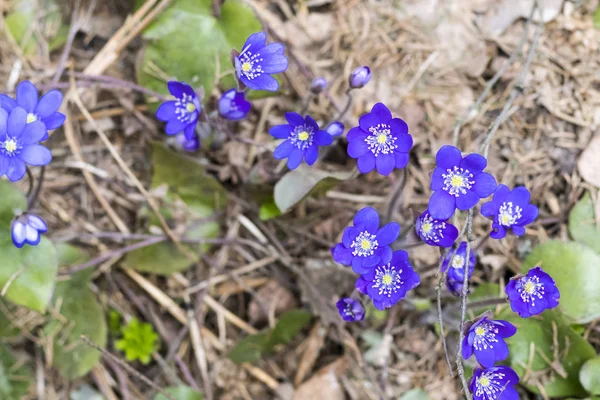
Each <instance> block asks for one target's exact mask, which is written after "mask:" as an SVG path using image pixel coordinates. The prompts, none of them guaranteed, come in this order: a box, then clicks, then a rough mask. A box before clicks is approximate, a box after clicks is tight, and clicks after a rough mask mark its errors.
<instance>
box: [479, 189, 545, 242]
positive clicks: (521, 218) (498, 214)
mask: <svg viewBox="0 0 600 400" xmlns="http://www.w3.org/2000/svg"><path fill="white" fill-rule="evenodd" d="M530 197H531V195H530V194H529V190H527V189H526V188H525V187H523V186H519V187H516V188H514V189H513V190H512V191H511V190H510V189H509V188H508V187H506V186H505V185H499V186H498V188H497V189H496V192H495V193H494V197H492V201H490V202H487V203H485V204H484V205H482V206H481V214H482V215H483V216H485V217H488V218H491V219H493V221H494V222H493V223H492V229H493V230H492V232H491V233H490V236H491V237H492V238H494V239H502V238H503V237H504V236H506V230H507V229H512V231H513V233H514V234H515V235H517V236H523V235H524V234H525V225H527V224H530V223H532V222H533V221H535V219H536V218H537V216H538V214H539V210H538V208H537V207H536V206H534V205H533V204H529V199H530Z"/></svg>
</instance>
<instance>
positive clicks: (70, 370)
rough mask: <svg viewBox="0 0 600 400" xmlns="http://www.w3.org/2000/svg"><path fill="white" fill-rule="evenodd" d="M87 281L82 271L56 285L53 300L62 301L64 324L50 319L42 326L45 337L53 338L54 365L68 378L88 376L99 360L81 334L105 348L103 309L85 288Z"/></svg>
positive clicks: (88, 276) (105, 329)
mask: <svg viewBox="0 0 600 400" xmlns="http://www.w3.org/2000/svg"><path fill="white" fill-rule="evenodd" d="M89 278H90V274H89V273H88V272H87V271H83V273H79V274H75V275H73V276H72V277H71V279H70V280H68V281H63V282H59V283H58V284H57V285H56V293H55V296H54V299H55V301H56V302H57V303H58V302H59V301H60V302H61V307H60V309H59V311H60V314H61V315H63V316H64V317H65V318H66V320H67V321H66V323H65V324H63V323H62V322H61V321H59V320H57V319H53V320H51V321H50V322H48V323H47V324H46V326H45V327H44V332H45V334H46V336H52V337H53V338H54V343H53V352H54V355H53V362H54V365H55V366H56V367H57V368H58V370H59V371H60V373H61V374H62V375H63V376H64V377H66V378H67V379H76V378H79V377H81V376H83V375H85V374H87V373H88V372H89V371H90V370H91V369H92V367H93V366H94V365H96V363H97V362H98V361H99V360H100V357H101V354H100V352H99V351H97V350H95V349H93V348H91V347H89V346H88V345H87V344H85V343H84V342H83V341H82V340H81V335H85V336H87V337H88V338H89V339H90V340H91V341H92V342H94V343H96V344H97V345H98V346H100V347H101V348H104V347H105V346H106V338H107V327H106V319H105V317H104V310H103V309H102V306H101V305H100V303H98V301H97V300H96V296H95V295H94V294H93V293H92V291H91V290H90V289H89V287H88V284H89ZM59 299H60V300H59Z"/></svg>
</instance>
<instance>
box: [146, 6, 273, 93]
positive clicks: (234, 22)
mask: <svg viewBox="0 0 600 400" xmlns="http://www.w3.org/2000/svg"><path fill="white" fill-rule="evenodd" d="M260 30H261V24H260V22H259V21H258V19H257V18H256V16H255V15H254V12H253V10H252V9H251V8H250V7H249V6H247V5H246V4H244V3H243V2H241V1H238V0H228V1H226V2H225V3H224V4H223V6H222V7H221V15H220V17H219V18H215V17H214V16H213V11H212V0H174V1H173V3H172V4H171V5H170V6H169V7H168V8H167V9H166V10H165V11H164V12H162V13H161V15H160V17H158V18H157V19H156V20H155V21H154V22H153V23H152V24H151V25H150V26H149V27H148V28H147V29H146V30H145V31H144V34H143V37H144V38H145V39H146V40H147V44H146V46H145V48H144V51H143V55H142V57H141V58H140V60H139V62H138V64H137V67H136V69H137V77H138V81H139V82H140V84H142V85H143V86H146V87H148V88H150V89H153V90H155V91H157V92H159V93H163V94H165V95H167V94H168V91H167V86H166V84H165V82H164V81H163V80H162V79H159V78H157V77H156V74H154V73H153V72H154V71H155V70H156V68H158V69H159V70H161V71H162V72H163V73H165V74H167V75H168V76H169V77H173V78H175V79H177V80H179V81H185V82H186V83H188V84H189V85H191V86H192V87H193V88H195V89H196V88H199V87H200V86H203V87H204V92H205V93H207V94H208V95H210V94H211V93H212V90H213V87H214V85H215V81H216V78H217V75H216V74H217V72H219V73H220V74H223V73H224V72H225V71H231V72H233V66H232V65H231V60H230V53H231V50H232V49H233V48H236V49H238V50H240V51H241V50H242V49H241V47H242V46H243V45H244V43H245V41H246V38H247V37H248V36H250V34H252V33H255V32H258V31H260ZM217 66H218V68H219V70H218V71H217ZM224 84H225V85H227V87H232V86H233V85H234V80H233V77H232V76H229V77H228V79H227V81H225V82H224Z"/></svg>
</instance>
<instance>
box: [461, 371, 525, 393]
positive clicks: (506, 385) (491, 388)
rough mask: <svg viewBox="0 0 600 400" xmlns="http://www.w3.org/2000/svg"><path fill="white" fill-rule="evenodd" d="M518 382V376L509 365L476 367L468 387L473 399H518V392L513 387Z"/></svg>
mask: <svg viewBox="0 0 600 400" xmlns="http://www.w3.org/2000/svg"><path fill="white" fill-rule="evenodd" d="M518 383H519V376H518V375H517V373H516V372H515V371H513V369H512V368H510V367H506V366H503V365H502V366H498V367H492V368H487V369H481V368H477V369H476V370H475V371H474V372H473V377H472V378H471V383H470V385H469V389H470V390H471V393H473V400H519V393H518V392H517V389H515V385H516V384H518Z"/></svg>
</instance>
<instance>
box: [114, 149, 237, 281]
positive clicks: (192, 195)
mask: <svg viewBox="0 0 600 400" xmlns="http://www.w3.org/2000/svg"><path fill="white" fill-rule="evenodd" d="M152 165H153V166H154V173H153V176H152V187H153V188H157V187H159V186H163V185H166V186H167V188H168V192H167V203H168V204H167V205H166V207H165V208H164V209H162V210H161V213H162V215H163V217H165V218H166V219H167V220H169V219H170V218H172V215H171V214H172V209H174V208H175V203H176V202H177V201H182V202H183V203H184V204H185V206H186V207H187V211H188V214H189V215H187V220H188V221H189V225H188V229H187V231H186V234H185V236H186V237H187V238H190V239H203V238H215V237H217V236H218V235H219V232H220V227H219V223H218V222H215V221H206V220H207V219H209V217H211V216H213V215H214V214H215V213H218V212H219V211H221V210H224V209H225V207H226V205H227V192H226V191H225V189H224V188H223V186H221V184H220V183H219V182H218V181H217V180H216V179H215V178H214V177H213V176H211V175H210V174H208V173H207V172H206V171H205V170H204V167H203V166H202V165H200V164H198V163H196V162H195V161H193V160H192V159H190V158H188V157H185V156H184V155H182V154H181V153H177V152H174V151H172V150H169V149H167V148H166V147H164V146H163V145H162V144H160V143H158V142H154V143H152ZM203 219H204V220H205V221H202V220H203ZM154 224H155V225H158V221H156V220H154ZM188 248H189V249H190V250H192V253H194V254H195V253H197V252H201V251H206V250H207V249H208V248H209V246H208V245H206V244H204V245H195V246H193V245H188ZM123 265H124V266H125V267H126V268H132V269H135V270H138V271H142V272H152V273H155V274H160V275H169V274H172V273H175V272H179V271H182V270H184V269H186V268H188V267H189V266H190V265H191V262H190V260H189V259H188V258H187V257H186V256H185V254H182V253H181V252H180V251H179V249H177V247H176V246H175V245H174V244H172V243H169V242H162V243H158V244H155V245H152V246H148V247H144V248H142V249H138V250H135V251H132V252H129V253H128V254H127V256H126V258H125V260H124V261H123Z"/></svg>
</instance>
